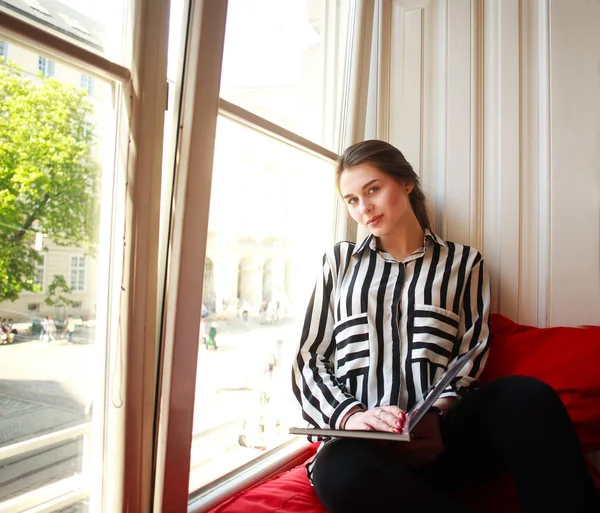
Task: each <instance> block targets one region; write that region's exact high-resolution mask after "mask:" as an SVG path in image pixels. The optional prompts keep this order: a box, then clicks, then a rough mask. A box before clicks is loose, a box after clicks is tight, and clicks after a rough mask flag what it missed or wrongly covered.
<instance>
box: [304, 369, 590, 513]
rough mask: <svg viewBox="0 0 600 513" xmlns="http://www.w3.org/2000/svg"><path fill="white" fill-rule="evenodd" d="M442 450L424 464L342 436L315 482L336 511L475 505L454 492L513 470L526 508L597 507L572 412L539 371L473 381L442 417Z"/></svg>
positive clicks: (322, 456) (452, 510) (526, 511)
mask: <svg viewBox="0 0 600 513" xmlns="http://www.w3.org/2000/svg"><path fill="white" fill-rule="evenodd" d="M442 437H443V440H444V451H443V453H442V454H441V455H440V456H439V457H438V459H437V460H436V461H435V462H434V463H432V464H430V465H428V466H426V467H423V468H412V467H409V466H407V465H406V464H404V463H402V462H401V461H399V458H398V456H397V455H395V454H394V450H393V447H392V446H391V445H390V444H395V443H398V442H380V441H371V440H359V439H338V440H335V441H333V442H330V443H328V444H326V445H325V447H323V448H322V449H321V450H320V451H319V453H318V454H317V458H316V460H315V463H314V467H313V483H314V486H315V491H316V493H317V495H318V496H319V498H320V499H321V502H322V503H323V504H324V505H325V507H326V508H327V509H328V510H329V511H330V512H332V513H352V512H361V513H369V512H388V511H389V512H408V513H411V512H418V513H425V512H434V511H440V512H443V513H459V512H461V513H464V512H467V511H468V510H467V509H466V508H465V507H464V506H462V505H460V504H459V503H457V502H456V501H455V500H454V499H451V498H450V497H449V496H448V495H447V491H448V490H460V489H463V488H465V487H468V486H469V485H472V484H476V483H480V482H483V481H486V480H489V479H490V478H492V477H494V476H497V475H499V474H501V473H502V472H503V471H505V470H510V471H511V472H512V474H513V476H514V479H515V485H516V490H517V493H518V496H519V500H520V503H521V506H522V510H523V513H553V512H557V513H558V512H560V513H584V512H585V513H588V512H589V513H592V512H593V513H598V512H600V501H599V500H598V495H597V494H596V491H595V489H594V486H593V483H592V479H591V476H590V475H589V472H588V470H587V468H586V465H585V459H584V457H583V455H582V453H581V449H580V445H579V440H578V438H577V434H576V433H575V430H574V428H573V424H572V423H571V420H570V418H569V416H568V414H567V411H566V409H565V407H564V405H563V404H562V402H561V401H560V399H559V398H558V396H557V395H556V393H555V392H554V391H553V390H552V388H550V387H549V386H548V385H546V384H545V383H542V382H541V381H538V380H535V379H533V378H527V377H520V376H512V377H506V378H501V379H498V380H496V381H494V382H492V383H490V384H488V385H485V386H483V387H481V388H479V389H478V390H475V391H473V392H471V393H469V394H467V396H466V397H464V398H463V399H462V400H461V401H459V402H458V403H457V404H456V405H455V406H454V407H453V408H452V410H450V412H449V414H448V416H447V417H446V418H445V419H444V420H443V422H442Z"/></svg>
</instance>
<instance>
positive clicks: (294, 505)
mask: <svg viewBox="0 0 600 513" xmlns="http://www.w3.org/2000/svg"><path fill="white" fill-rule="evenodd" d="M317 445H318V444H314V446H315V447H316V446H317ZM275 512H277V513H283V512H285V513H296V512H298V513H300V512H303V513H327V510H326V509H325V507H324V506H323V505H322V504H321V502H320V501H319V499H318V498H317V495H316V494H315V491H314V489H313V487H312V486H311V484H310V482H309V481H308V477H307V476H306V467H305V466H304V464H301V465H298V466H297V467H294V468H293V469H292V470H288V471H287V472H282V473H281V474H278V475H276V476H275V477H273V478H271V479H269V480H267V481H264V482H262V483H259V484H257V485H255V486H253V487H251V488H249V489H248V490H243V491H242V492H240V493H239V494H237V495H235V496H233V497H232V498H231V499H229V500H228V501H226V502H224V503H223V504H221V505H220V506H218V507H216V508H215V509H212V510H211V511H210V512H209V513H275Z"/></svg>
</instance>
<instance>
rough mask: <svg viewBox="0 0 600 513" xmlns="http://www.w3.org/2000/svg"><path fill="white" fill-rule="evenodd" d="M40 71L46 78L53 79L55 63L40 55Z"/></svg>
mask: <svg viewBox="0 0 600 513" xmlns="http://www.w3.org/2000/svg"><path fill="white" fill-rule="evenodd" d="M38 70H39V71H40V73H41V74H42V75H43V76H45V77H53V76H54V61H52V60H50V59H48V58H46V57H42V56H41V55H40V56H39V57H38Z"/></svg>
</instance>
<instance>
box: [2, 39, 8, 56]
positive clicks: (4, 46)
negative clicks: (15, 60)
mask: <svg viewBox="0 0 600 513" xmlns="http://www.w3.org/2000/svg"><path fill="white" fill-rule="evenodd" d="M0 57H4V58H5V59H8V43H7V42H6V41H0Z"/></svg>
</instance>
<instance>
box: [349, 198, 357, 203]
mask: <svg viewBox="0 0 600 513" xmlns="http://www.w3.org/2000/svg"><path fill="white" fill-rule="evenodd" d="M355 203H356V198H350V199H349V200H348V205H354V204H355Z"/></svg>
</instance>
